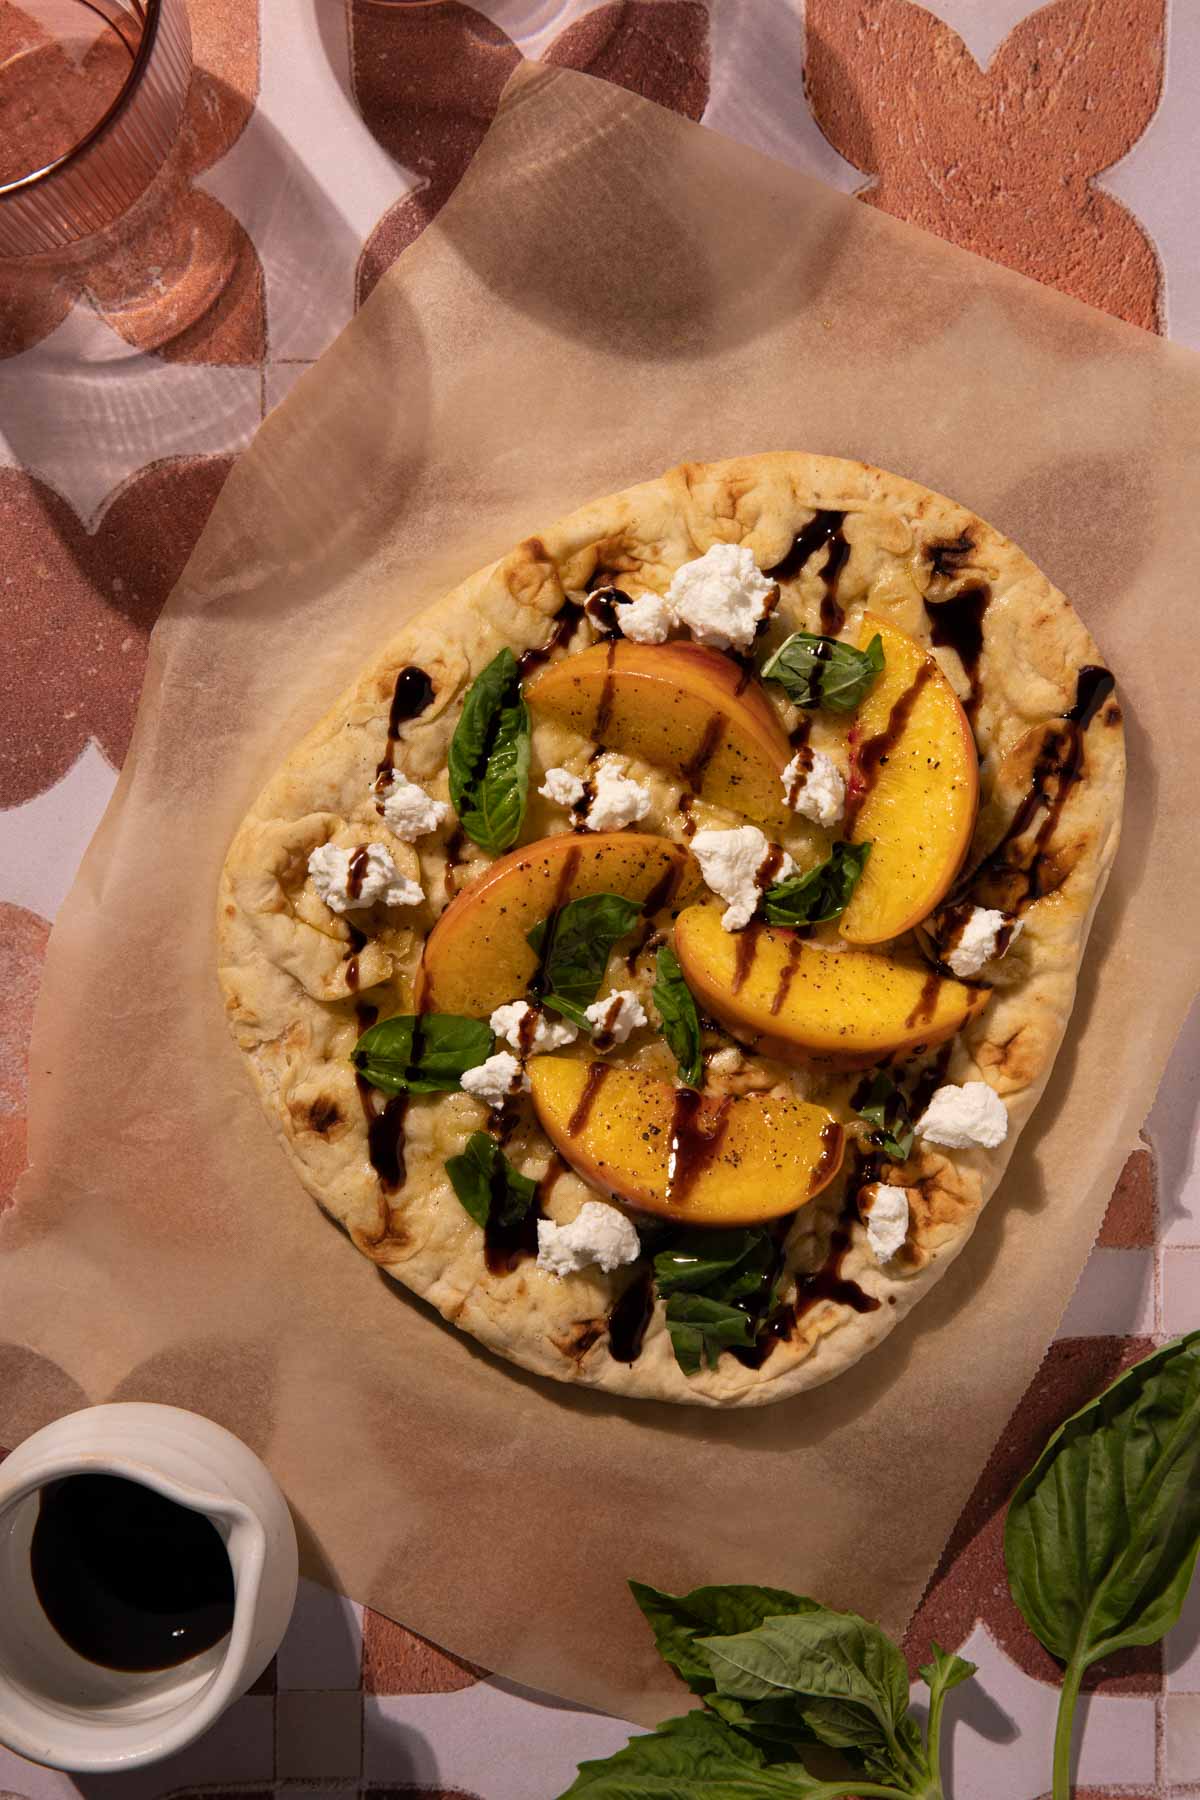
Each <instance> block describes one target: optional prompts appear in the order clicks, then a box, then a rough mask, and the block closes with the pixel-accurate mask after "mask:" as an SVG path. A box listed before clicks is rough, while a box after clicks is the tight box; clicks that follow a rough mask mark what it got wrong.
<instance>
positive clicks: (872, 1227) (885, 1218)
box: [858, 1181, 908, 1263]
mask: <svg viewBox="0 0 1200 1800" xmlns="http://www.w3.org/2000/svg"><path fill="white" fill-rule="evenodd" d="M858 1204H859V1209H860V1211H862V1212H863V1213H864V1216H865V1219H866V1226H867V1242H868V1244H870V1246H871V1249H872V1250H873V1251H874V1253H875V1256H876V1258H877V1259H878V1261H879V1262H881V1263H885V1262H890V1261H891V1259H892V1257H893V1256H895V1254H896V1252H897V1250H899V1249H900V1248H901V1247H902V1245H903V1243H904V1240H905V1238H906V1237H907V1236H908V1194H907V1193H906V1192H905V1190H904V1189H903V1188H902V1187H892V1186H890V1184H889V1183H888V1182H886V1181H873V1182H872V1183H871V1185H870V1186H869V1187H866V1188H864V1189H863V1191H862V1193H861V1194H860V1196H859V1202H858Z"/></svg>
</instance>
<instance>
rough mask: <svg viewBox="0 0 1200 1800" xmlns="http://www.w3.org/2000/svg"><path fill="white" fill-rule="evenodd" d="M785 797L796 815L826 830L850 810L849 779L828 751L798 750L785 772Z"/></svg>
mask: <svg viewBox="0 0 1200 1800" xmlns="http://www.w3.org/2000/svg"><path fill="white" fill-rule="evenodd" d="M783 792H784V798H785V799H786V800H787V803H788V805H789V806H790V807H791V809H792V811H793V812H798V813H800V814H802V815H803V817H804V818H806V819H811V820H812V822H813V824H814V825H824V826H825V828H826V830H828V829H829V827H830V826H831V825H836V824H837V822H838V820H839V819H840V818H841V816H842V814H843V813H844V812H845V810H846V778H845V776H844V775H843V774H842V771H841V770H840V769H839V768H838V766H837V764H836V763H835V762H834V760H833V758H832V756H827V755H826V753H825V751H824V750H798V751H797V752H796V754H795V756H793V758H792V760H791V762H790V763H789V764H788V766H787V768H786V769H785V770H784V771H783Z"/></svg>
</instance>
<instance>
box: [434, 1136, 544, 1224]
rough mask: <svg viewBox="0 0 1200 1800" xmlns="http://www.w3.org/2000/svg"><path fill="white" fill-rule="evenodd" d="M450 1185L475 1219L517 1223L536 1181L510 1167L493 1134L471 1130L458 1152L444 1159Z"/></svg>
mask: <svg viewBox="0 0 1200 1800" xmlns="http://www.w3.org/2000/svg"><path fill="white" fill-rule="evenodd" d="M446 1173H447V1175H448V1176H449V1177H450V1185H451V1187H452V1188H453V1189H454V1192H455V1193H456V1194H457V1195H458V1198H459V1200H460V1201H461V1202H462V1205H463V1207H464V1208H465V1210H466V1211H467V1212H469V1213H470V1215H471V1217H472V1218H473V1219H474V1221H475V1223H476V1224H477V1225H479V1226H481V1227H482V1228H483V1230H485V1231H486V1230H487V1228H488V1226H489V1225H492V1224H494V1225H516V1224H518V1223H519V1222H520V1220H522V1219H523V1218H524V1217H525V1215H526V1213H527V1212H528V1211H529V1208H530V1206H531V1205H532V1203H533V1197H534V1195H535V1194H536V1193H537V1182H536V1181H531V1180H530V1179H529V1177H528V1176H527V1175H522V1174H520V1172H519V1171H518V1170H516V1169H514V1168H513V1166H512V1164H511V1163H510V1162H509V1160H508V1158H507V1157H506V1156H505V1155H504V1154H503V1152H502V1151H501V1149H500V1146H499V1144H497V1142H496V1140H495V1138H493V1137H489V1136H488V1134H487V1132H486V1131H473V1132H472V1133H471V1136H470V1137H469V1138H468V1139H467V1147H466V1149H465V1150H464V1151H463V1153H462V1155H461V1156H451V1157H450V1158H448V1160H447V1162H446Z"/></svg>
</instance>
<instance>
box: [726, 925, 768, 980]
mask: <svg viewBox="0 0 1200 1800" xmlns="http://www.w3.org/2000/svg"><path fill="white" fill-rule="evenodd" d="M762 931H763V927H762V926H761V925H759V924H757V923H756V922H755V921H753V920H752V921H751V922H750V924H749V925H746V926H743V928H742V930H741V931H739V932H738V934H737V953H736V955H735V958H734V964H733V981H732V983H731V984H730V989H729V991H730V993H731V994H736V993H738V992H740V990H741V989H742V987H743V986H744V985H745V981H746V977H747V976H748V975H749V973H750V969H751V966H752V965H753V962H754V958H755V956H756V955H757V953H758V944H759V939H760V938H761V936H762Z"/></svg>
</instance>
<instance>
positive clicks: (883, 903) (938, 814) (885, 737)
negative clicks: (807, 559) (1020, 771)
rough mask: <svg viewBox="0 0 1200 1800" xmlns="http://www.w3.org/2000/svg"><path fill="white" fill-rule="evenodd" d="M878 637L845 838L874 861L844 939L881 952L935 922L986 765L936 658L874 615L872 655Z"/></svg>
mask: <svg viewBox="0 0 1200 1800" xmlns="http://www.w3.org/2000/svg"><path fill="white" fill-rule="evenodd" d="M876 632H878V633H879V635H880V637H881V638H882V639H883V654H884V668H883V673H882V674H881V675H880V677H879V679H878V680H877V681H876V682H875V685H874V686H873V687H872V688H871V690H870V692H869V693H868V694H867V696H866V698H865V699H864V700H863V702H862V705H861V706H860V707H859V709H858V714H857V717H856V719H855V721H854V726H853V729H852V732H851V739H850V788H849V793H848V795H847V810H846V826H845V827H844V830H845V835H846V836H847V837H848V838H849V840H850V842H851V843H852V844H861V843H863V842H864V841H867V840H869V841H870V844H871V854H870V856H869V857H868V858H867V866H866V868H865V869H864V870H863V873H862V876H861V878H860V880H859V883H858V886H857V887H856V888H855V890H854V893H853V895H852V896H851V899H850V904H849V906H848V907H847V908H846V910H845V912H844V913H843V914H842V917H841V923H840V930H841V934H842V936H843V937H844V938H845V939H846V940H847V942H848V943H851V944H881V943H883V942H885V940H886V939H888V938H894V937H899V935H900V933H901V932H902V931H908V930H909V929H910V928H911V927H912V926H913V925H916V924H918V923H919V922H920V920H922V919H924V918H925V917H927V915H928V914H929V913H931V912H932V911H933V909H934V907H935V906H936V905H937V903H938V901H939V900H940V899H941V898H942V896H943V895H944V894H945V892H946V890H947V888H948V887H949V886H950V884H951V882H952V881H953V880H954V877H955V875H956V874H957V873H958V870H959V868H960V866H961V864H962V860H963V857H964V856H965V855H966V853H967V848H968V846H969V844H970V842H971V832H972V830H973V828H974V824H975V808H976V805H977V803H978V799H979V759H978V757H977V755H976V753H975V740H974V738H973V737H972V735H971V727H970V725H969V724H968V722H967V715H966V714H965V713H964V711H963V709H962V707H961V706H960V705H959V703H958V696H957V694H956V693H955V692H954V689H953V688H952V687H951V685H950V683H949V681H948V680H947V679H946V677H945V675H943V673H942V671H941V669H940V668H939V667H938V664H937V663H936V661H935V660H934V658H933V657H932V656H930V655H929V653H928V651H926V650H924V649H922V647H921V645H920V644H918V643H916V642H915V641H914V639H912V638H910V637H909V636H908V635H907V633H906V632H903V631H898V630H897V629H896V627H895V626H894V625H890V624H889V623H888V622H887V620H886V619H877V618H875V617H873V615H872V614H871V613H867V614H866V616H865V617H864V619H863V623H862V630H861V632H860V634H859V647H860V648H861V649H865V648H866V646H867V645H868V644H869V643H870V641H871V639H872V638H873V637H874V635H875V633H876Z"/></svg>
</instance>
